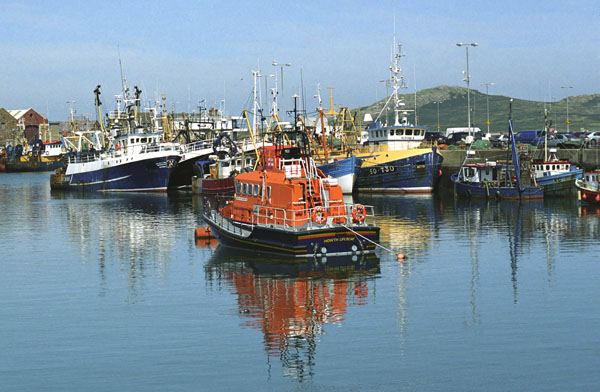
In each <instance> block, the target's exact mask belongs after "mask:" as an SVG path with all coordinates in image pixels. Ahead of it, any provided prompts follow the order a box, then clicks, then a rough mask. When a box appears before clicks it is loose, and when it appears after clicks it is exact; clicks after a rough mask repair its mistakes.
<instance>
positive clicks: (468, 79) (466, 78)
mask: <svg viewBox="0 0 600 392" xmlns="http://www.w3.org/2000/svg"><path fill="white" fill-rule="evenodd" d="M456 46H464V47H465V49H466V50H467V72H466V73H465V79H464V80H465V82H467V121H469V136H471V88H470V82H471V75H470V74H469V46H477V42H472V43H470V44H465V43H463V42H458V43H457V44H456Z"/></svg>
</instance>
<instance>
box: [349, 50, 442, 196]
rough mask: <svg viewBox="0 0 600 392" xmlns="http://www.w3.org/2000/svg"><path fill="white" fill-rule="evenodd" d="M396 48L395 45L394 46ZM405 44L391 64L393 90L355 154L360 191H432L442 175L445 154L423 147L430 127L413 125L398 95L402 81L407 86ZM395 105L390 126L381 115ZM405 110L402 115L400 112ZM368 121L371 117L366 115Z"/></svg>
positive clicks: (357, 184)
mask: <svg viewBox="0 0 600 392" xmlns="http://www.w3.org/2000/svg"><path fill="white" fill-rule="evenodd" d="M394 47H395V45H394ZM400 53H401V45H398V52H397V53H394V57H393V63H392V65H391V66H390V71H391V73H392V75H391V82H392V87H393V93H392V95H391V96H390V97H389V98H388V100H387V102H386V103H385V105H384V106H383V108H382V109H381V112H380V113H379V115H378V116H377V118H376V119H375V121H374V122H372V123H371V124H370V125H369V126H367V128H366V129H365V131H366V133H367V135H368V136H367V141H366V142H365V143H364V144H363V146H362V148H361V149H360V150H359V151H357V152H356V153H355V155H356V156H357V157H358V158H360V159H361V161H362V165H361V167H360V171H359V174H358V179H357V180H356V188H357V189H358V191H359V192H373V193H431V192H432V191H433V189H434V188H435V187H436V186H437V183H438V180H439V177H440V175H441V165H442V160H443V157H442V156H441V155H440V153H439V152H438V151H437V149H436V147H423V146H422V144H423V142H424V140H425V132H426V128H424V127H419V126H416V125H413V124H411V123H410V122H409V121H408V118H407V114H408V112H410V110H406V109H404V105H405V104H404V102H402V100H401V99H400V97H399V96H398V89H399V88H400V86H399V82H401V84H402V85H404V78H403V76H400V73H401V72H402V69H401V68H400V66H399V59H400V57H401V54H400ZM392 101H393V105H394V108H393V109H394V123H393V125H386V124H384V123H383V122H382V121H379V118H380V117H381V115H382V114H383V113H384V111H385V110H386V108H387V107H388V105H389V104H390V102H392ZM400 112H402V116H401V115H400V114H401V113H400ZM366 117H367V119H366V120H367V121H368V120H369V119H370V116H366Z"/></svg>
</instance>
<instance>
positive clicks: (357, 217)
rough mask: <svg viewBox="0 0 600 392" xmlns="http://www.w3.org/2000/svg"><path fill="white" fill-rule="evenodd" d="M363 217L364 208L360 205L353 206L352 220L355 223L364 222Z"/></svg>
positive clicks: (364, 213)
mask: <svg viewBox="0 0 600 392" xmlns="http://www.w3.org/2000/svg"><path fill="white" fill-rule="evenodd" d="M365 215H366V211H365V206H363V205H362V204H355V205H354V207H352V219H353V220H354V221H355V222H362V221H364V220H365Z"/></svg>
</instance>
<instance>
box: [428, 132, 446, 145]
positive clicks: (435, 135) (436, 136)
mask: <svg viewBox="0 0 600 392" xmlns="http://www.w3.org/2000/svg"><path fill="white" fill-rule="evenodd" d="M425 140H427V141H430V142H432V143H433V142H437V143H438V144H447V139H446V136H444V134H443V133H442V132H440V131H427V132H425Z"/></svg>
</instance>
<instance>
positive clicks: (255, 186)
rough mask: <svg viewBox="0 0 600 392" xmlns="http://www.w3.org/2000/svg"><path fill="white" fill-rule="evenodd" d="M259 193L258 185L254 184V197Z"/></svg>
mask: <svg viewBox="0 0 600 392" xmlns="http://www.w3.org/2000/svg"><path fill="white" fill-rule="evenodd" d="M259 193H260V185H258V184H254V196H255V197H256V196H258V195H259Z"/></svg>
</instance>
